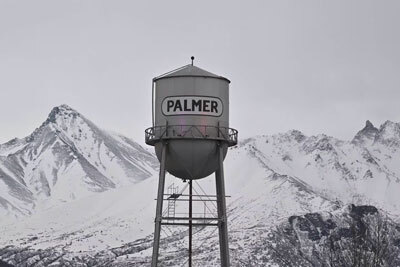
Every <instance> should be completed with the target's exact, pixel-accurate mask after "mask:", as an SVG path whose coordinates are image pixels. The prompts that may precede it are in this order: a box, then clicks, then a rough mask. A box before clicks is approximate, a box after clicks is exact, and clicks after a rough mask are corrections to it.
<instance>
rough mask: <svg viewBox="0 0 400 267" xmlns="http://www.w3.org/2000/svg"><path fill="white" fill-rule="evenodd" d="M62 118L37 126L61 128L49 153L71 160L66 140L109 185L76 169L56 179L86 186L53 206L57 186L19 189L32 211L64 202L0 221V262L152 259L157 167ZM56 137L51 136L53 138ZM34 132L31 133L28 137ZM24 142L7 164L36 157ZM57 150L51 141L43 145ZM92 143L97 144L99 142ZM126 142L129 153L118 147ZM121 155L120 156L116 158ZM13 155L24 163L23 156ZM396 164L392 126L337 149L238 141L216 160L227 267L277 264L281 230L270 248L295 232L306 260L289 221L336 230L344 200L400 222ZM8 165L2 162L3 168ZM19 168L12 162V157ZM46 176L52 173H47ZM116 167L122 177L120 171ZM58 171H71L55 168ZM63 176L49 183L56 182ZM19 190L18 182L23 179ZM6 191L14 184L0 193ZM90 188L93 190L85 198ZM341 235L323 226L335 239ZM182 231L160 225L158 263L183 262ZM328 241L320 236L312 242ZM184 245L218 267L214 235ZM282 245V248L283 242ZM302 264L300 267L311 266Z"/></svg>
mask: <svg viewBox="0 0 400 267" xmlns="http://www.w3.org/2000/svg"><path fill="white" fill-rule="evenodd" d="M60 110H62V112H60ZM71 112H72V113H73V114H77V113H76V112H75V111H71V109H70V108H68V107H65V106H62V107H59V108H56V109H55V111H54V112H52V113H51V115H50V116H49V119H48V120H47V121H46V122H45V123H44V124H43V125H47V124H51V125H52V126H51V127H49V128H50V129H49V131H50V130H51V131H50V132H57V129H59V128H60V130H59V131H60V132H62V133H63V134H62V136H63V139H64V140H65V139H66V137H68V140H69V141H67V142H63V143H62V144H65V146H62V147H61V148H59V149H58V150H57V151H58V154H57V155H61V154H62V155H65V153H64V154H63V153H62V152H61V151H64V150H65V149H67V151H74V150H73V149H71V148H70V147H71V146H70V145H68V144H72V143H73V145H74V147H78V148H76V150H79V151H81V152H80V153H79V155H82V156H83V157H85V162H86V161H87V162H89V163H90V165H91V166H93V167H96V169H97V170H98V172H99V173H100V174H101V175H103V176H104V177H107V180H105V179H103V178H99V180H100V181H101V182H99V181H96V182H91V180H92V179H94V180H96V177H97V176H96V175H92V176H90V175H89V174H86V176H84V177H85V178H82V179H77V178H76V177H82V176H79V175H75V173H76V172H71V175H70V176H64V178H63V179H65V180H66V181H68V179H69V180H71V179H77V180H79V181H80V182H79V183H78V182H77V184H75V185H74V186H77V187H78V186H83V188H84V189H85V191H84V193H82V194H80V195H79V196H75V199H73V198H68V197H66V196H68V194H62V196H63V198H60V193H58V194H57V193H54V192H57V191H56V190H54V188H55V187H57V186H58V183H55V186H49V188H50V194H43V193H42V192H46V190H43V189H42V190H36V191H35V190H32V189H31V188H32V185H31V184H29V183H27V182H25V183H26V185H25V187H22V186H21V188H27V189H26V190H28V189H29V190H28V191H29V192H30V194H28V193H27V194H26V195H29V196H32V199H34V200H32V203H39V202H40V201H39V200H41V203H42V202H43V203H46V199H47V201H48V199H53V198H54V199H55V200H58V199H62V200H63V201H64V203H59V202H57V201H55V200H51V201H50V203H52V205H48V204H46V205H45V204H41V206H40V205H38V204H36V205H37V207H36V209H34V212H33V214H32V215H31V216H27V217H25V218H21V219H19V220H18V221H15V220H14V221H11V222H10V221H9V222H7V223H1V222H0V236H1V237H2V238H1V239H0V259H3V260H5V261H7V262H10V263H13V264H16V265H18V266H20V265H22V263H26V262H29V264H27V266H49V265H50V264H53V266H63V264H66V263H67V262H68V263H70V264H82V265H83V264H86V265H90V266H104V265H107V266H147V265H148V263H149V261H150V256H151V242H152V230H153V216H154V211H155V201H154V198H155V196H156V190H157V173H156V171H155V170H156V168H157V162H156V161H155V160H154V157H153V156H152V155H151V154H149V153H148V152H146V150H144V149H143V148H140V147H139V146H138V145H136V144H135V143H134V142H133V141H129V142H128V141H125V140H127V139H126V138H122V137H120V138H115V135H113V134H108V133H105V132H104V131H101V130H98V127H96V126H94V125H93V123H91V122H89V121H88V120H87V119H85V118H84V117H83V116H82V115H79V114H78V115H76V118H79V119H78V120H79V121H80V122H81V121H83V123H82V124H83V125H89V126H87V127H86V126H85V127H84V128H80V129H81V130H82V131H81V132H80V131H79V130H78V127H76V125H77V124H78V125H81V123H80V122H79V123H77V122H76V121H75V122H74V120H71V119H69V118H70V116H69V115H67V116H64V115H65V114H70V113H71ZM53 113H56V114H58V115H57V116H56V118H58V119H56V120H54V119H52V118H53V117H54V116H53V115H52V114H53ZM60 114H62V115H60ZM71 117H74V115H71ZM76 118H75V119H76ZM48 121H50V123H49V122H48ZM43 125H42V126H41V127H40V128H42V127H43ZM62 125H63V126H64V128H63V127H62ZM45 127H47V126H45ZM40 128H39V129H40ZM54 129H56V130H55V131H53V130H54ZM93 129H95V130H93ZM37 132H40V131H39V130H37V131H35V133H37ZM87 132H90V133H89V134H88V133H87ZM35 133H34V134H35ZM93 133H95V134H93ZM74 134H81V137H79V139H82V136H85V134H86V136H93V135H95V136H96V138H93V139H91V142H89V145H87V144H88V142H86V141H76V140H75V138H74ZM64 135H65V137H64ZM58 136H60V135H57V137H58ZM99 136H100V137H99ZM104 136H106V137H104ZM108 138H109V139H110V140H112V141H113V142H111V141H109V140H108ZM106 139H107V141H105V140H106ZM35 140H37V139H35ZM98 140H101V141H98ZM115 140H116V141H115ZM114 141H115V142H117V143H118V145H116V144H115V142H114ZM31 143H32V141H31V139H30V138H29V137H27V138H26V139H23V140H14V141H10V142H8V143H7V144H5V145H2V146H1V147H0V151H2V152H0V153H2V155H4V156H3V158H9V157H10V156H7V155H14V154H17V153H18V151H25V147H27V148H28V147H30V148H31V150H32V151H34V149H32V147H38V149H37V150H38V151H44V150H43V149H42V148H43V147H44V146H43V145H38V146H33V145H31ZM55 143H56V142H52V144H53V146H54V144H55ZM99 143H101V144H103V145H98V144H99ZM106 143H107V144H110V143H112V145H106ZM127 143H128V144H132V145H126V146H125V145H122V144H127ZM92 144H96V145H92ZM133 144H134V145H133ZM39 147H40V149H39ZM47 147H49V146H47ZM56 147H57V146H56ZM92 147H95V148H98V147H107V149H109V151H112V152H109V154H110V155H112V156H110V157H109V159H110V160H109V161H106V162H107V163H104V159H103V157H104V154H105V155H108V153H106V152H105V153H102V151H104V149H105V148H102V149H100V148H98V149H97V150H96V149H95V152H92V153H91V154H90V156H88V155H89V154H87V153H88V152H87V151H91V150H90V149H89V148H92ZM109 147H112V148H109ZM126 147H128V148H129V150H124V149H127V148H126ZM133 148H135V149H133ZM113 149H114V150H113ZM120 150H122V151H125V152H118V151H120ZM50 151H54V150H53V149H52V150H50ZM31 153H33V152H31ZM68 153H72V152H68ZM23 155H29V153H27V154H23ZM98 155H101V156H98ZM26 158H27V156H24V158H23V160H26ZM33 158H35V157H33ZM43 158H44V157H43ZM55 158H57V157H53V156H48V157H46V159H47V160H49V159H53V161H50V162H55ZM115 158H118V163H120V162H119V160H120V158H124V159H129V160H128V162H131V165H129V166H134V167H135V168H133V167H132V168H127V167H126V165H123V164H121V163H120V165H118V166H121V165H122V166H123V167H121V168H116V169H117V170H118V171H117V172H118V173H119V175H118V176H117V175H111V174H110V173H114V171H110V170H114V169H113V168H110V166H111V163H109V162H115V160H113V159H115ZM399 158H400V123H394V122H390V121H387V122H385V123H384V124H382V125H381V126H380V127H379V128H375V127H374V126H373V125H372V123H370V122H369V121H367V123H366V126H365V128H364V129H362V130H361V131H359V132H358V133H357V134H356V136H355V137H354V139H353V140H351V141H342V140H338V139H336V138H333V137H329V136H326V135H323V134H321V135H317V136H306V135H304V134H303V133H301V132H299V131H296V130H293V131H289V132H287V133H283V134H275V135H269V136H267V135H265V136H256V137H254V138H250V139H247V140H243V141H241V142H240V143H239V144H238V145H237V146H236V147H233V148H231V149H230V151H229V153H228V156H227V158H226V160H225V179H226V182H225V183H226V188H227V194H228V195H230V196H231V197H230V198H228V217H229V224H228V227H229V234H230V236H229V237H230V250H231V260H232V265H233V266H279V265H280V263H279V261H278V258H277V256H276V253H278V252H279V251H278V252H276V253H275V254H274V253H271V249H273V248H274V246H280V245H282V244H279V243H277V242H275V243H274V241H276V240H275V238H276V237H277V229H289V230H290V231H289V230H288V231H289V232H285V231H283V232H282V231H280V232H279V234H281V235H282V237H281V238H279V237H278V239H279V240H286V239H287V240H289V241H290V240H292V239H293V238H294V236H293V233H294V234H295V235H296V236H297V237H298V238H299V239H298V240H297V241H296V242H294V243H293V244H292V245H293V246H294V247H293V248H296V249H297V250H296V249H294V250H293V253H295V252H296V253H300V254H302V253H303V254H304V251H311V250H312V249H313V248H314V247H313V246H314V245H313V244H315V242H316V241H315V240H312V238H311V239H310V240H311V241H310V240H308V239H304V238H300V234H301V233H302V232H304V231H305V230H304V229H303V227H302V226H301V224H298V223H297V222H298V221H300V222H301V221H303V220H308V221H311V222H312V223H314V222H315V221H313V220H311V219H312V218H314V217H317V218H320V217H321V218H324V223H325V221H326V218H328V217H329V216H331V215H332V214H333V215H332V216H334V218H335V220H334V221H335V223H336V225H339V222H340V221H341V220H342V217H346V216H347V217H348V216H350V215H351V214H352V211H351V210H350V211H349V210H348V204H350V203H354V204H356V205H370V206H372V205H373V206H375V207H376V208H378V209H379V210H380V211H381V213H385V214H386V213H387V214H388V215H389V216H390V218H391V220H393V224H395V223H396V221H398V218H400V195H399V194H398V192H400V166H399V164H397V161H398V159H399ZM100 159H101V160H100ZM10 160H11V159H8V161H7V162H10ZM19 161H21V162H22V159H21V160H19ZM19 161H16V162H17V163H18V165H16V166H19V165H21V166H23V164H21V163H20V162H19ZM31 161H32V160H31ZM31 161H30V162H31ZM75 161H76V162H77V163H75V164H76V165H77V166H78V167H79V168H78V167H76V168H78V169H80V170H83V169H84V167H81V166H82V165H84V164H82V163H81V161H79V160H77V159H75ZM2 162H6V161H2ZM35 162H38V161H35ZM57 162H58V161H57ZM63 162H64V161H63ZM82 162H83V161H82ZM96 162H97V164H96ZM78 163H79V164H78ZM100 163H102V164H103V165H102V164H100ZM52 164H55V163H52ZM69 165H71V164H69ZM1 166H2V169H5V167H3V166H8V167H7V170H9V169H10V168H11V167H10V166H14V165H13V164H12V163H8V165H7V164H4V163H2V165H1ZM26 166H28V164H25V166H24V167H23V168H25V169H23V170H24V171H23V173H24V174H25V173H29V172H28V171H26ZM46 166H48V165H44V164H41V165H38V167H37V168H36V170H37V173H40V171H41V170H42V169H44V170H48V168H49V167H47V169H46ZM50 166H64V165H62V164H61V165H50ZM99 166H101V167H99ZM113 166H114V165H113ZM138 166H141V167H142V168H139V167H138ZM70 168H71V169H72V167H70ZM56 169H58V170H60V168H57V167H56ZM61 169H62V168H61ZM64 169H65V168H64ZM126 169H128V170H129V171H128V172H127V171H126ZM68 170H69V169H68ZM121 170H122V171H121ZM133 170H134V171H133ZM144 170H145V171H144ZM8 172H10V171H8ZM13 173H14V172H13ZM65 173H69V172H68V171H65ZM85 173H86V172H85ZM89 173H90V172H89ZM96 174H97V173H96ZM59 175H60V174H59ZM43 176H44V177H46V180H47V181H51V179H49V178H47V177H52V176H51V172H49V171H44V174H43ZM24 177H25V176H24ZM34 177H40V176H34ZM57 177H58V176H57ZM90 177H92V178H90ZM101 177H102V176H101ZM116 177H117V178H116ZM146 178H147V179H146ZM61 179H62V178H58V180H61ZM13 181H16V182H15V183H17V182H18V181H19V180H17V179H16V178H14V177H13ZM23 181H25V180H23ZM39 181H40V179H39ZM88 181H89V182H88ZM103 181H111V182H112V184H113V186H108V183H106V182H103ZM19 183H20V184H22V182H19ZM172 183H174V184H175V185H179V186H180V188H182V187H184V184H183V183H182V182H181V181H180V180H178V179H176V178H173V177H171V176H168V177H167V183H166V187H168V186H169V185H170V184H172ZM197 183H198V184H197ZM39 184H40V183H39ZM61 185H63V184H61ZM99 185H101V186H99ZM122 185H124V186H122ZM196 186H198V187H196ZM200 186H201V187H200ZM63 187H65V188H66V190H70V191H69V192H74V190H75V189H74V187H68V186H63ZM213 187H214V179H213V177H208V178H205V179H202V180H201V181H198V182H196V183H195V188H197V190H200V188H201V189H204V190H205V191H207V192H210V193H213V192H212V190H213ZM8 188H13V187H12V185H8ZM28 191H27V192H28ZM94 191H96V192H98V191H102V192H101V193H93V192H94ZM3 195H4V196H6V199H7V198H8V199H9V198H10V197H9V195H12V196H14V195H13V194H11V193H9V192H7V193H6V194H4V193H1V194H0V197H3ZM8 199H7V200H8ZM27 202H28V203H31V202H29V201H27ZM18 207H19V206H18ZM177 208H179V207H177ZM208 209H209V210H210V212H211V213H212V212H214V211H215V209H214V207H212V206H210V207H208ZM8 210H9V209H8ZM307 214H311V215H307ZM312 214H314V215H312ZM315 214H319V215H315ZM348 214H350V215H348ZM304 218H305V219H304ZM310 218H311V219H310ZM332 220H333V219H332ZM317 223H318V220H317ZM305 225H308V226H307V227H311V228H313V227H314V228H313V229H314V230H315V229H316V228H318V226H315V225H314V226H313V225H311V226H310V225H309V224H305ZM299 227H300V228H299ZM342 228H343V227H342ZM342 228H337V227H333V228H329V227H328V228H327V229H328V230H329V231H339V230H340V229H342ZM307 229H308V228H307ZM318 229H319V228H318ZM343 229H345V228H343ZM399 229H400V228H399ZM185 230H186V229H184V228H182V229H171V228H166V229H165V230H164V231H163V232H162V233H163V235H164V238H165V239H164V241H163V242H162V244H161V250H160V252H161V258H160V260H161V261H162V262H163V264H164V265H165V266H181V265H182V264H183V263H184V262H185V260H186V250H185V248H186V247H187V243H186V242H187V238H186V235H187V233H186V231H185ZM317 231H319V230H317ZM340 231H341V230H340ZM314 232H315V231H314ZM306 234H307V233H306ZM326 236H328V235H325V236H323V237H322V236H321V238H322V239H323V238H325V237H326ZM307 240H308V241H307ZM314 241H315V242H314ZM194 242H195V243H194V248H195V249H194V263H196V264H197V265H198V266H216V265H217V264H218V260H219V254H218V249H217V244H218V235H217V233H216V232H215V228H212V227H209V228H204V229H198V230H197V231H196V233H195V235H194ZM304 242H305V243H304ZM310 242H311V243H310ZM312 242H314V243H312ZM318 242H319V241H318ZM288 244H291V243H290V242H289V243H285V244H283V245H288ZM399 245H400V242H399ZM271 246H272V247H271ZM298 246H300V247H298ZM1 247H3V249H1ZM28 247H29V248H28ZM286 249H288V248H286ZM301 249H303V250H301ZM310 249H311V250H310ZM288 251H289V250H288ZM306 262H307V261H306ZM304 264H305V265H298V266H312V265H306V264H307V263H304ZM281 266H282V265H281Z"/></svg>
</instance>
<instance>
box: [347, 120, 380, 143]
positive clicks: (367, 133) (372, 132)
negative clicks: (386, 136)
mask: <svg viewBox="0 0 400 267" xmlns="http://www.w3.org/2000/svg"><path fill="white" fill-rule="evenodd" d="M378 132H379V130H378V128H376V127H375V126H374V125H373V124H372V123H371V122H370V121H369V120H367V121H366V122H365V127H364V128H363V129H362V130H361V131H359V132H358V133H357V134H356V135H355V136H354V138H353V140H352V143H353V144H356V145H371V144H372V143H373V142H374V140H375V137H376V135H377V134H378Z"/></svg>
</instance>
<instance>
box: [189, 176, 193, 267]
mask: <svg viewBox="0 0 400 267" xmlns="http://www.w3.org/2000/svg"><path fill="white" fill-rule="evenodd" d="M192 182H193V180H191V179H190V180H189V267H192V234H193V232H192V230H193V229H192V228H193V226H192V215H193V201H192V200H193V196H192V194H193V184H192Z"/></svg>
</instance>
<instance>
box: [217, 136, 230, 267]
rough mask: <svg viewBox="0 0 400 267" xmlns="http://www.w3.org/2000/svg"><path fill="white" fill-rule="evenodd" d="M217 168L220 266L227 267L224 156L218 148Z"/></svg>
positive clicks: (227, 246)
mask: <svg viewBox="0 0 400 267" xmlns="http://www.w3.org/2000/svg"><path fill="white" fill-rule="evenodd" d="M218 161H219V167H218V170H217V171H216V172H215V183H216V190H217V209H218V219H219V220H218V230H219V247H220V256H221V266H222V267H229V266H230V263H229V244H228V225H227V218H226V199H225V183H224V166H223V162H224V155H223V147H222V145H221V144H219V147H218Z"/></svg>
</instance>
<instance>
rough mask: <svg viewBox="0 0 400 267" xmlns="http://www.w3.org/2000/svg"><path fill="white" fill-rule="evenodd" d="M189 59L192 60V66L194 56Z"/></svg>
mask: <svg viewBox="0 0 400 267" xmlns="http://www.w3.org/2000/svg"><path fill="white" fill-rule="evenodd" d="M190 59H191V60H192V66H193V60H194V56H191V57H190Z"/></svg>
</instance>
